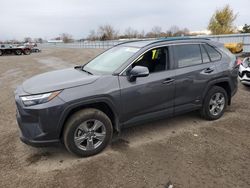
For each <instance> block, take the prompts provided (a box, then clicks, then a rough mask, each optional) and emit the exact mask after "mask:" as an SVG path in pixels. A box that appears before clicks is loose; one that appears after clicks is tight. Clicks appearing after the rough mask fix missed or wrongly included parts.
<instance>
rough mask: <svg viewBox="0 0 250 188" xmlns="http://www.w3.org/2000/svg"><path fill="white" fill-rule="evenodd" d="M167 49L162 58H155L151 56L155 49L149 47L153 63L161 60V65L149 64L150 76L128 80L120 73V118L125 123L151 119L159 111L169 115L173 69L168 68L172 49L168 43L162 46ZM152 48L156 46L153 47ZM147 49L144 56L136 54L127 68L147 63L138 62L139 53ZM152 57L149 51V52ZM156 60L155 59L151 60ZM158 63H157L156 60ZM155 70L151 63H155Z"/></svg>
mask: <svg viewBox="0 0 250 188" xmlns="http://www.w3.org/2000/svg"><path fill="white" fill-rule="evenodd" d="M163 48H164V50H166V54H165V55H163V56H162V57H164V56H165V59H164V60H163V58H162V59H161V60H159V58H158V61H155V60H154V58H155V56H156V55H157V52H156V53H154V51H152V52H153V53H152V59H153V62H152V63H155V65H156V64H157V62H159V61H161V63H163V62H164V64H165V65H164V68H160V67H162V66H158V68H156V67H157V66H155V65H152V64H151V65H148V68H149V70H150V73H149V76H147V77H142V78H137V79H136V81H134V82H131V81H129V80H128V76H126V75H125V74H124V75H121V76H119V82H120V88H121V104H122V117H121V121H122V122H125V124H129V123H135V122H137V121H141V120H145V119H152V118H156V117H159V116H162V115H166V116H167V115H172V114H173V105H174V88H175V85H174V80H173V79H172V78H173V77H174V76H175V70H170V62H171V59H172V58H171V50H170V48H168V47H163ZM152 50H155V49H152ZM149 52H150V51H148V52H146V53H145V54H144V55H143V56H140V57H139V58H138V60H139V61H138V60H137V61H138V62H139V63H137V61H135V62H134V63H133V64H132V65H131V67H130V68H128V70H127V72H128V71H129V69H131V68H132V67H133V66H136V65H140V66H142V65H143V66H146V64H145V63H144V62H140V59H142V57H143V58H144V57H146V56H148V53H149ZM149 57H151V55H149ZM154 61H155V62H154ZM158 65H159V64H158ZM154 66H155V68H154V70H153V69H152V67H154Z"/></svg>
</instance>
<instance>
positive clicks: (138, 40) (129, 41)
mask: <svg viewBox="0 0 250 188" xmlns="http://www.w3.org/2000/svg"><path fill="white" fill-rule="evenodd" d="M140 41H147V40H146V39H137V40H128V41H125V42H121V43H118V44H116V45H114V46H119V45H122V44H126V43H131V42H140Z"/></svg>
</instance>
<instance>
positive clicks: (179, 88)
mask: <svg viewBox="0 0 250 188" xmlns="http://www.w3.org/2000/svg"><path fill="white" fill-rule="evenodd" d="M173 48H174V54H175V55H174V57H175V66H176V77H175V84H176V92H175V114H178V113H182V112H185V111H190V110H193V109H195V108H198V107H199V106H200V105H201V103H202V94H203V91H204V90H205V88H206V86H207V84H208V82H209V81H211V80H213V78H215V74H216V69H215V65H214V62H213V61H211V59H210V57H209V55H208V53H207V51H206V49H205V47H204V46H203V45H202V44H180V45H175V46H174V47H173Z"/></svg>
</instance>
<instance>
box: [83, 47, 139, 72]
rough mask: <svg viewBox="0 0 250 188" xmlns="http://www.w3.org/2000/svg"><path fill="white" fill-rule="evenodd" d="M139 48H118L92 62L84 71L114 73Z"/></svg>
mask: <svg viewBox="0 0 250 188" xmlns="http://www.w3.org/2000/svg"><path fill="white" fill-rule="evenodd" d="M138 50H139V48H135V47H126V46H117V47H113V48H111V49H109V50H107V51H105V52H104V53H102V54H101V55H99V56H97V57H96V58H94V59H93V60H91V61H90V62H89V63H88V64H87V65H86V66H84V69H85V70H87V71H89V72H92V71H95V72H100V73H112V72H114V71H115V70H116V69H118V68H119V67H121V66H122V65H123V64H124V63H125V62H126V61H127V60H128V59H129V58H130V57H132V56H133V55H134V54H135V53H136V52H137V51H138Z"/></svg>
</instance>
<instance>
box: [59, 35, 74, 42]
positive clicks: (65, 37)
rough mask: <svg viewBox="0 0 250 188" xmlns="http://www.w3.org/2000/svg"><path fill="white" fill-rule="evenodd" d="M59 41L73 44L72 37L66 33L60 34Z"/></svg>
mask: <svg viewBox="0 0 250 188" xmlns="http://www.w3.org/2000/svg"><path fill="white" fill-rule="evenodd" d="M60 38H61V40H63V42H64V43H69V42H73V37H72V35H70V34H68V33H62V34H61V35H60Z"/></svg>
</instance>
